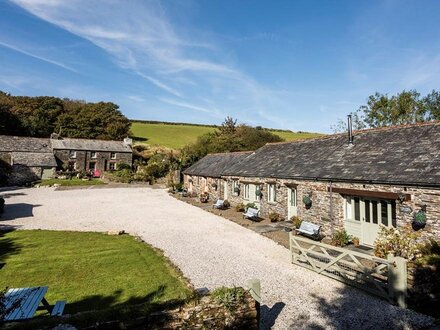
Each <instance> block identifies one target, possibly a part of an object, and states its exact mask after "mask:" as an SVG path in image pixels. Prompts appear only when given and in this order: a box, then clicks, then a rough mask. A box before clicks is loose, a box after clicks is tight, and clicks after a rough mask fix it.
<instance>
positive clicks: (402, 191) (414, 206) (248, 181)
mask: <svg viewBox="0 0 440 330" xmlns="http://www.w3.org/2000/svg"><path fill="white" fill-rule="evenodd" d="M221 177H222V180H223V181H224V182H226V189H227V192H226V193H225V194H226V195H227V196H228V200H229V201H230V202H231V203H232V204H237V203H245V204H246V203H251V202H253V203H255V204H257V206H258V207H259V208H260V210H261V213H262V215H264V216H267V215H268V214H270V213H271V212H276V213H279V214H281V215H282V217H284V218H285V219H290V218H291V217H293V216H298V217H299V218H300V219H302V220H307V221H310V222H313V223H316V224H320V225H322V226H323V232H324V233H327V234H328V233H330V232H331V231H332V229H333V230H335V229H340V228H345V229H346V230H347V232H348V234H350V235H353V236H356V237H358V238H359V239H360V241H361V243H362V244H363V245H367V246H371V245H372V244H373V242H374V240H375V239H376V237H377V234H378V230H379V225H380V224H382V225H384V226H388V227H402V226H405V225H408V224H411V223H412V222H413V219H414V216H415V214H416V213H417V212H419V211H421V212H423V213H424V215H425V216H426V219H427V223H426V227H425V228H424V230H423V234H424V235H425V237H428V236H436V237H437V238H439V237H440V123H439V122H429V123H423V124H415V125H406V126H396V127H387V128H380V129H369V130H361V131H357V132H355V133H354V134H353V135H351V136H350V137H349V138H348V139H347V136H346V134H336V135H329V136H324V137H320V138H315V139H310V140H301V141H293V142H283V143H274V144H267V145H265V146H263V147H262V148H260V149H258V150H257V151H256V152H255V153H252V154H250V155H248V156H247V157H245V158H244V159H243V160H242V161H241V162H240V163H238V164H236V165H233V166H231V167H228V168H227V169H225V170H223V171H222V173H221ZM237 188H238V189H237Z"/></svg>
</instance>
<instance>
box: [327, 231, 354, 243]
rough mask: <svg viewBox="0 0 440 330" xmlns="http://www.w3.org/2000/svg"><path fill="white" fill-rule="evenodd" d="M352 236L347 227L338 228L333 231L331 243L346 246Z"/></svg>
mask: <svg viewBox="0 0 440 330" xmlns="http://www.w3.org/2000/svg"><path fill="white" fill-rule="evenodd" d="M350 240H351V237H350V235H348V234H347V232H346V231H345V229H341V230H338V231H336V232H334V233H333V236H332V240H331V243H332V245H334V246H340V247H344V246H346V245H348V244H349V243H350Z"/></svg>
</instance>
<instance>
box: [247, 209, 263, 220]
mask: <svg viewBox="0 0 440 330" xmlns="http://www.w3.org/2000/svg"><path fill="white" fill-rule="evenodd" d="M259 216H260V211H258V210H257V209H253V208H252V207H249V208H248V209H247V210H246V213H243V218H245V219H250V220H255V219H258V218H259Z"/></svg>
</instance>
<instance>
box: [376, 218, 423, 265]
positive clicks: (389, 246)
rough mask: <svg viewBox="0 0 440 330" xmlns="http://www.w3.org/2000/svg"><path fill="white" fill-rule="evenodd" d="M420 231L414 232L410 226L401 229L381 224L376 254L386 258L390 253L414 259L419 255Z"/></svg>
mask: <svg viewBox="0 0 440 330" xmlns="http://www.w3.org/2000/svg"><path fill="white" fill-rule="evenodd" d="M419 237H420V233H418V232H414V231H413V230H412V228H411V227H410V226H406V227H404V228H403V229H401V230H399V229H397V228H392V227H391V228H388V227H385V226H382V225H381V226H380V230H379V235H378V237H377V239H376V240H375V241H374V255H375V256H376V257H379V258H386V257H387V256H388V254H390V253H391V254H393V255H394V256H396V257H402V258H405V259H408V260H414V259H415V258H416V257H417V256H419V254H420V251H419V248H418V244H417V243H416V242H417V239H418V238H419Z"/></svg>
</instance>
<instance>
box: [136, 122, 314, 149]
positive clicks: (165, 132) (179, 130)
mask: <svg viewBox="0 0 440 330" xmlns="http://www.w3.org/2000/svg"><path fill="white" fill-rule="evenodd" d="M131 131H132V133H133V136H134V137H135V141H137V142H140V143H147V144H151V145H160V146H164V147H168V148H172V149H178V148H181V147H183V146H185V145H186V144H188V143H192V142H195V141H196V140H197V137H199V136H200V135H203V134H205V133H209V132H213V131H215V127H212V126H201V125H198V126H195V125H185V124H177V125H176V124H166V123H142V122H133V123H132V124H131ZM272 132H273V133H275V134H277V135H279V136H280V137H282V138H283V139H285V140H286V141H292V140H295V139H305V138H312V137H316V136H319V135H320V134H317V133H305V132H291V131H279V130H273V131H272Z"/></svg>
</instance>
